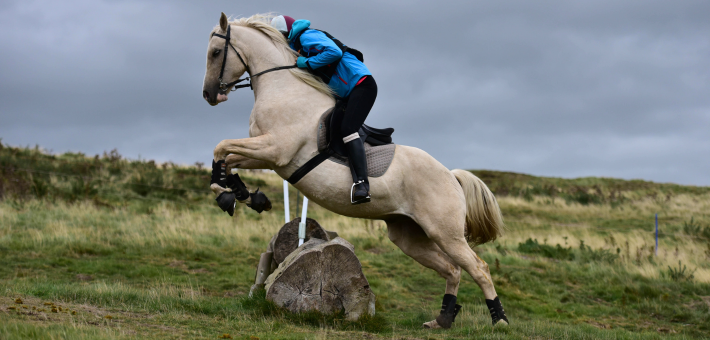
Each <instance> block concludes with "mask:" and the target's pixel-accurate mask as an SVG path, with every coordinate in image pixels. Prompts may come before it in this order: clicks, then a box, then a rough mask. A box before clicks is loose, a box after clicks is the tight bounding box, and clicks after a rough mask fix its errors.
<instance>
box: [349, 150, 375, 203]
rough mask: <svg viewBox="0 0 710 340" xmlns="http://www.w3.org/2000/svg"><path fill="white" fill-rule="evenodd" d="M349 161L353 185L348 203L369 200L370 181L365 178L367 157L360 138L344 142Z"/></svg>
mask: <svg viewBox="0 0 710 340" xmlns="http://www.w3.org/2000/svg"><path fill="white" fill-rule="evenodd" d="M345 147H346V148H347V150H348V159H349V161H350V172H351V173H352V175H353V186H352V187H350V203H352V204H360V203H367V202H370V182H368V180H367V158H365V145H363V143H362V140H361V139H360V138H357V139H354V140H351V141H349V142H347V143H345Z"/></svg>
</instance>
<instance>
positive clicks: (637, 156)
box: [0, 0, 710, 185]
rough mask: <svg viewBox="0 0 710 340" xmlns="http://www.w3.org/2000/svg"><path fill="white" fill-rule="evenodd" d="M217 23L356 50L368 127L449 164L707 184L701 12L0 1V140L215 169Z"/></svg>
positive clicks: (232, 130) (219, 112) (238, 96)
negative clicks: (371, 89)
mask: <svg viewBox="0 0 710 340" xmlns="http://www.w3.org/2000/svg"><path fill="white" fill-rule="evenodd" d="M220 12H225V13H226V14H228V15H233V16H250V15H252V14H254V13H263V12H277V13H280V14H286V15H290V16H293V17H295V18H296V19H309V20H310V21H311V22H312V27H314V28H320V29H324V30H327V31H328V32H330V33H331V34H333V35H334V36H336V37H338V38H339V39H340V40H342V41H343V42H344V43H345V44H347V45H350V46H353V47H355V48H357V49H359V50H360V51H362V52H363V53H364V55H365V61H366V64H367V66H368V68H369V69H370V70H371V72H372V73H373V75H374V77H375V79H376V80H377V83H378V86H379V93H378V99H377V102H376V103H375V106H374V108H373V110H372V112H371V113H370V116H369V117H368V120H367V123H368V124H369V125H372V126H375V127H394V128H395V129H396V132H395V134H394V140H395V142H396V143H398V144H405V145H411V146H416V147H418V148H421V149H423V150H425V151H427V152H429V153H430V154H431V155H433V156H434V157H435V158H437V159H438V160H439V161H441V162H442V163H443V164H444V165H446V166H447V167H449V168H465V169H493V170H505V171H515V172H523V173H529V174H534V175H543V176H561V177H582V176H604V177H619V178H627V179H631V178H641V179H646V180H653V181H660V182H676V183H682V184H694V185H710V138H708V136H709V135H710V132H709V131H710V20H709V19H708V18H709V17H710V1H707V0H700V1H648V0H644V1H618V0H615V1H603V0H594V1H540V0H538V1H527V0H519V1H412V0H406V1H381V0H378V1H363V0H358V1H348V2H342V1H337V2H336V1H305V0H300V1H209V2H207V1H175V0H169V1H167V0H166V1H146V0H141V1H32V0H22V1H15V0H0V138H2V143H4V144H9V145H16V146H17V145H23V146H24V145H31V146H34V145H35V144H39V145H40V146H41V147H44V148H46V149H48V150H52V151H53V152H55V153H58V152H64V151H81V152H84V153H87V154H89V155H93V154H96V153H99V154H100V153H102V152H103V151H105V150H111V149H114V148H117V149H118V150H119V152H121V153H122V154H123V155H125V156H127V157H129V158H138V157H139V156H140V157H141V158H144V159H155V160H156V161H168V160H171V161H174V162H176V163H185V164H192V163H194V162H196V161H200V162H204V163H209V162H210V160H211V158H212V150H213V148H214V146H215V145H216V144H217V143H218V142H219V141H220V140H222V139H226V138H244V137H248V120H249V112H250V111H251V108H252V105H253V103H254V97H253V94H252V92H251V91H249V90H246V89H242V90H239V91H237V92H234V93H232V95H230V99H229V101H228V102H226V103H222V104H220V105H218V106H216V107H211V106H209V105H208V104H207V103H206V102H205V101H204V100H203V99H202V79H203V77H204V71H205V58H206V57H205V56H206V48H207V37H208V34H209V32H210V30H211V29H212V27H214V26H215V25H216V24H217V22H218V20H219V15H220Z"/></svg>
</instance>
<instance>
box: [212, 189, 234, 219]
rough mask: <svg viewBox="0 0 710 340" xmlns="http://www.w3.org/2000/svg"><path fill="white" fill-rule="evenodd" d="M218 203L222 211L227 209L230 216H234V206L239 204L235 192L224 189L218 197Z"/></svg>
mask: <svg viewBox="0 0 710 340" xmlns="http://www.w3.org/2000/svg"><path fill="white" fill-rule="evenodd" d="M215 200H216V201H217V205H219V207H220V209H222V211H226V212H227V213H228V214H229V216H234V206H235V205H236V204H237V202H236V200H235V199H234V193H233V192H231V191H224V192H222V193H221V194H219V196H217V198H216V199H215Z"/></svg>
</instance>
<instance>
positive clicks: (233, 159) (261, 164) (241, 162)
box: [210, 154, 271, 195]
mask: <svg viewBox="0 0 710 340" xmlns="http://www.w3.org/2000/svg"><path fill="white" fill-rule="evenodd" d="M225 163H226V173H227V174H231V173H232V169H254V170H256V169H266V170H271V164H269V162H266V161H260V160H257V159H253V158H249V157H244V156H242V155H236V154H231V155H229V156H227V159H226V160H225ZM210 189H211V190H212V192H213V193H214V194H215V195H219V194H221V193H222V192H224V191H229V190H227V188H223V187H221V186H219V184H217V183H212V184H211V185H210Z"/></svg>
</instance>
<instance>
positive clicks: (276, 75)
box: [246, 35, 334, 137]
mask: <svg viewBox="0 0 710 340" xmlns="http://www.w3.org/2000/svg"><path fill="white" fill-rule="evenodd" d="M254 39H261V40H263V41H255V42H251V43H250V44H249V46H250V50H249V51H248V52H246V53H248V57H247V58H248V59H249V60H250V64H251V66H250V70H251V72H252V73H253V74H256V73H258V72H262V71H264V70H267V69H270V68H273V67H277V66H284V65H291V64H293V63H294V61H293V60H284V57H283V55H282V54H281V52H280V51H279V50H278V49H277V48H276V47H275V46H274V45H273V44H272V43H271V42H270V41H268V40H267V39H268V38H266V37H263V36H262V35H259V36H258V37H254ZM252 84H253V88H254V109H253V111H252V114H251V117H250V126H252V127H255V128H256V129H258V132H257V134H258V135H260V134H264V133H270V132H271V131H274V130H280V129H283V128H288V129H293V128H296V129H300V130H301V131H304V130H310V129H309V127H310V126H309V125H313V126H315V124H316V123H314V122H316V121H317V120H318V119H319V118H320V115H321V114H322V113H323V112H324V111H325V110H327V109H328V108H330V107H332V106H333V105H334V100H333V99H332V98H331V97H330V96H328V95H325V94H323V93H322V92H320V91H318V90H316V89H315V88H313V87H311V86H310V85H308V84H306V83H304V82H303V81H302V80H300V79H298V78H297V77H296V76H294V75H293V74H291V72H290V71H289V70H279V71H273V72H269V73H265V74H263V75H260V76H258V77H256V78H254V79H252ZM250 129H251V128H250ZM250 134H252V131H250ZM314 137H315V136H314Z"/></svg>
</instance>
